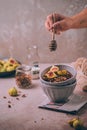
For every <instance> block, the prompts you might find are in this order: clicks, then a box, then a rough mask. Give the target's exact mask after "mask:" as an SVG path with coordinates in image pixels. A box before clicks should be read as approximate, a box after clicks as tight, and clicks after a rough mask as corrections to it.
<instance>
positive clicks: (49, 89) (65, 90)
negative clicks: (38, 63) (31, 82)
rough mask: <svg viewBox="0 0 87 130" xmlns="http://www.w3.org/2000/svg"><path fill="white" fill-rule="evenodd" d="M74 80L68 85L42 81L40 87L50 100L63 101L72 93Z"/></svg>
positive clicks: (74, 84)
mask: <svg viewBox="0 0 87 130" xmlns="http://www.w3.org/2000/svg"><path fill="white" fill-rule="evenodd" d="M75 86H76V81H74V82H73V83H71V84H68V85H60V86H51V85H46V84H44V83H42V85H41V87H42V89H43V91H44V93H45V94H46V96H47V97H48V99H49V100H50V101H51V102H65V101H66V100H67V99H68V98H69V96H70V95H71V94H72V93H73V91H74V88H75Z"/></svg>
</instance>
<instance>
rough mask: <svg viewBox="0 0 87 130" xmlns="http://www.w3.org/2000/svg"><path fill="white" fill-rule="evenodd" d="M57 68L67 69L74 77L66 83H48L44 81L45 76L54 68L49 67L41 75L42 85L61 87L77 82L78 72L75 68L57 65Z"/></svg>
mask: <svg viewBox="0 0 87 130" xmlns="http://www.w3.org/2000/svg"><path fill="white" fill-rule="evenodd" d="M55 66H58V67H59V69H65V70H67V71H69V72H70V73H71V74H72V77H71V78H69V79H67V80H65V81H61V82H48V81H46V80H44V79H43V75H44V74H45V73H46V72H47V71H48V70H49V69H50V68H51V67H52V66H49V67H47V68H46V69H44V70H43V71H42V72H41V74H40V80H41V82H42V83H44V84H46V85H51V86H54V85H57V86H60V85H67V84H71V83H73V82H75V80H76V75H77V71H76V70H75V68H74V67H72V66H70V65H68V64H57V65H55Z"/></svg>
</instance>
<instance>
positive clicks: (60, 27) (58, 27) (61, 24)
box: [45, 14, 72, 34]
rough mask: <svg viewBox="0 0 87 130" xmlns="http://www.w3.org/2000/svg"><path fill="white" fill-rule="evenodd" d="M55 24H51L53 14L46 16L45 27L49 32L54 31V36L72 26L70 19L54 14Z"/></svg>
mask: <svg viewBox="0 0 87 130" xmlns="http://www.w3.org/2000/svg"><path fill="white" fill-rule="evenodd" d="M54 17H55V18H54V19H55V22H53V14H51V15H49V16H47V19H46V22H45V27H46V28H47V30H49V31H50V32H52V31H53V29H54V30H55V33H56V34H60V33H61V32H63V31H66V30H68V29H70V27H71V24H72V19H71V18H70V17H66V16H63V15H61V14H54Z"/></svg>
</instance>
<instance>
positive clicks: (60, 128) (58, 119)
mask: <svg viewBox="0 0 87 130" xmlns="http://www.w3.org/2000/svg"><path fill="white" fill-rule="evenodd" d="M49 65H50V64H40V68H41V71H42V70H43V69H44V68H45V67H47V66H49ZM13 86H16V82H15V78H0V130H49V129H50V130H65V129H66V130H73V128H71V127H70V126H69V124H68V120H70V119H72V118H74V117H77V116H78V115H70V114H66V113H60V112H55V111H49V110H45V109H40V108H38V106H39V105H40V104H41V103H42V102H43V101H44V100H45V99H46V98H47V97H46V95H45V94H44V92H43V90H42V88H41V82H40V80H33V86H32V88H30V89H19V88H18V87H17V86H16V88H17V89H18V91H21V93H20V96H18V97H11V96H9V94H8V89H9V88H11V87H13ZM75 93H79V94H82V95H87V93H84V92H82V90H81V89H80V88H78V86H76V89H75ZM23 95H26V97H23ZM9 104H10V105H11V108H9V107H8V105H9ZM79 117H80V118H81V119H82V120H83V121H84V125H85V126H86V127H87V106H85V107H84V109H83V110H82V112H81V113H79ZM86 129H87V128H86Z"/></svg>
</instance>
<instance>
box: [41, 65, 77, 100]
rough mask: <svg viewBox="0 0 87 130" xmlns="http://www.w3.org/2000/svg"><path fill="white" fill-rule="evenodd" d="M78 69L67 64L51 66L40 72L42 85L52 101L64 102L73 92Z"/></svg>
mask: <svg viewBox="0 0 87 130" xmlns="http://www.w3.org/2000/svg"><path fill="white" fill-rule="evenodd" d="M76 74H77V72H76V70H75V69H74V68H73V67H72V66H70V65H66V64H58V65H53V66H49V67H47V68H46V69H44V70H43V71H42V72H41V74H40V81H41V83H42V84H41V87H42V89H43V91H44V93H45V94H46V95H47V97H48V98H49V100H50V101H52V102H64V101H66V100H67V99H68V98H69V96H70V95H71V94H72V93H73V91H74V89H75V87H76V84H77V81H76Z"/></svg>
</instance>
